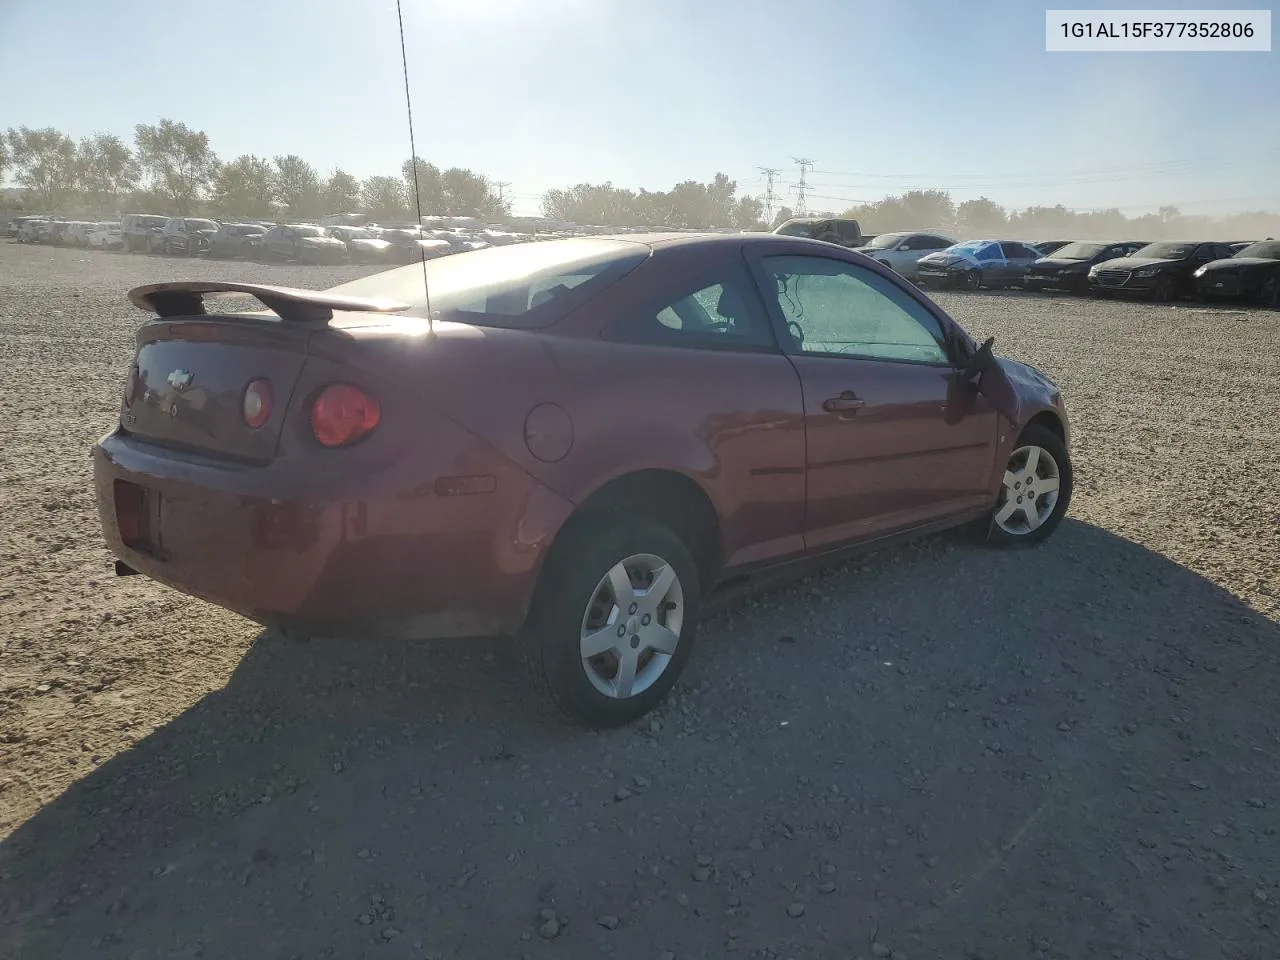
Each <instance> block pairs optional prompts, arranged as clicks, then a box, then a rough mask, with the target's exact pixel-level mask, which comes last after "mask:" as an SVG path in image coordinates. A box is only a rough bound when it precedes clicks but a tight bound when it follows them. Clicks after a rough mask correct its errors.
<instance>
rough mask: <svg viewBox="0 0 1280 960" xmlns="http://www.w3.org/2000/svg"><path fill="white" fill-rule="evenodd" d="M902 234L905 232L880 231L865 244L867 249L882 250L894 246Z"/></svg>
mask: <svg viewBox="0 0 1280 960" xmlns="http://www.w3.org/2000/svg"><path fill="white" fill-rule="evenodd" d="M904 236H906V234H903V233H882V234H880V236H878V237H876V238H875V239H874V240H872V241H871V242H870V243H868V244H867V249H868V250H884V249H885V248H887V247H892V246H895V245H896V244H897V243H898V241H900V240H901V239H902V238H903V237H904Z"/></svg>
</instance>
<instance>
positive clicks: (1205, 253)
mask: <svg viewBox="0 0 1280 960" xmlns="http://www.w3.org/2000/svg"><path fill="white" fill-rule="evenodd" d="M1222 249H1225V250H1227V251H1230V247H1227V246H1226V244H1217V243H1202V244H1199V245H1198V246H1197V247H1196V248H1195V249H1194V250H1192V251H1191V256H1189V257H1187V259H1186V260H1184V261H1183V262H1182V263H1181V264H1179V269H1178V282H1179V283H1180V284H1182V285H1183V287H1184V288H1186V289H1190V287H1191V285H1192V282H1193V281H1192V278H1191V275H1192V274H1193V273H1195V272H1196V271H1197V270H1198V269H1200V268H1201V267H1203V266H1204V265H1205V264H1206V263H1209V262H1211V261H1213V260H1217V259H1220V258H1221V257H1223V256H1224V254H1223V253H1222V252H1221V250H1222ZM1225 255H1227V256H1229V255H1230V254H1229V252H1228V253H1227V254H1225Z"/></svg>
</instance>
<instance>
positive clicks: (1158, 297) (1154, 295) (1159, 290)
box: [1151, 277, 1173, 303]
mask: <svg viewBox="0 0 1280 960" xmlns="http://www.w3.org/2000/svg"><path fill="white" fill-rule="evenodd" d="M1151 299H1152V301H1153V302H1155V303H1169V302H1170V301H1172V300H1173V280H1172V279H1171V278H1170V277H1157V278H1156V285H1155V286H1154V287H1152V289H1151Z"/></svg>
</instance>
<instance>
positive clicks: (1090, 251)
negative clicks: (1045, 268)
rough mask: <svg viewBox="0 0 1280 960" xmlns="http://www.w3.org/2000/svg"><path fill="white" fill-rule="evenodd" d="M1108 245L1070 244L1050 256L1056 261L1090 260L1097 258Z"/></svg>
mask: <svg viewBox="0 0 1280 960" xmlns="http://www.w3.org/2000/svg"><path fill="white" fill-rule="evenodd" d="M1106 247H1107V245H1106V244H1105V243H1068V244H1067V245H1066V246H1065V247H1062V248H1060V249H1058V250H1055V251H1053V253H1051V254H1050V256H1051V257H1053V258H1054V259H1055V260H1089V259H1091V258H1093V257H1096V256H1097V255H1098V254H1100V253H1101V252H1102V251H1103V250H1105V249H1106Z"/></svg>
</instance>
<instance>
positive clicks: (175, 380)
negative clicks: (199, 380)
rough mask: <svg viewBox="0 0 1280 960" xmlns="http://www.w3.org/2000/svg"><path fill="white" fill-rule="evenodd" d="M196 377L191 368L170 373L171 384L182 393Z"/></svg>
mask: <svg viewBox="0 0 1280 960" xmlns="http://www.w3.org/2000/svg"><path fill="white" fill-rule="evenodd" d="M193 379H195V374H193V373H192V372H191V371H190V370H175V371H173V373H171V374H169V386H171V387H173V389H175V390H177V391H178V392H179V393H181V392H182V391H183V390H185V389H187V387H189V386H191V381H192V380H193Z"/></svg>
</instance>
